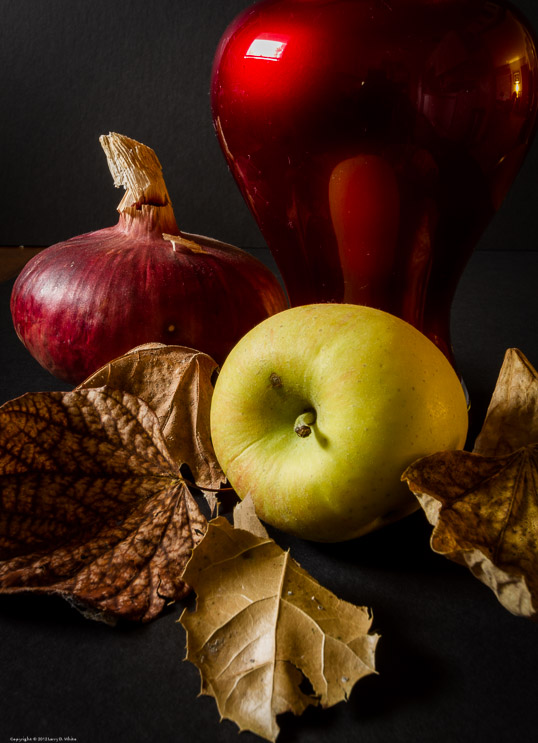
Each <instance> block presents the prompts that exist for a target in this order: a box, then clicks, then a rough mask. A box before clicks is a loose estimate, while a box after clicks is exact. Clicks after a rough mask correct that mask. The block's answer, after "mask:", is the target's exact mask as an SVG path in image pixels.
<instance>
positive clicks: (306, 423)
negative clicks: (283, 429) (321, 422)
mask: <svg viewBox="0 0 538 743" xmlns="http://www.w3.org/2000/svg"><path fill="white" fill-rule="evenodd" d="M315 422H316V411H315V410H305V412H304V413H301V415H299V416H297V420H296V421H295V426H294V427H293V430H294V431H295V433H296V434H297V436H300V437H301V438H302V439H305V438H306V437H307V436H310V434H311V433H312V428H311V426H313V425H314V423H315Z"/></svg>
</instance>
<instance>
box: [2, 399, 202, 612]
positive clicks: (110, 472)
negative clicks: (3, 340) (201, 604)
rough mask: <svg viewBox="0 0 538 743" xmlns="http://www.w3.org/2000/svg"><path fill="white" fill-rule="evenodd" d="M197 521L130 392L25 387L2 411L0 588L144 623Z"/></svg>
mask: <svg viewBox="0 0 538 743" xmlns="http://www.w3.org/2000/svg"><path fill="white" fill-rule="evenodd" d="M205 528H206V522H205V519H204V517H203V516H202V514H201V513H200V511H199V509H198V506H197V504H196V501H195V500H194V499H193V497H192V495H191V494H190V492H189V490H188V488H187V487H186V486H185V484H184V483H183V481H182V480H181V477H180V473H179V467H178V465H177V464H176V463H175V462H174V460H173V459H172V458H171V456H170V454H169V453H168V451H167V448H166V444H165V442H164V439H163V437H162V434H161V432H160V427H159V422H158V420H157V418H156V416H155V415H154V413H153V412H152V411H151V409H150V408H149V407H148V406H147V405H146V404H145V403H144V402H143V401H142V400H139V399H138V398H136V397H134V396H133V395H130V394H127V393H123V392H119V391H115V390H109V389H107V388H103V389H101V390H81V391H73V392H51V393H35V394H27V395H23V396H22V397H20V398H18V399H16V400H12V401H11V402H8V403H6V404H5V405H3V406H2V407H1V408H0V560H1V562H0V591H1V592H4V593H11V592H15V591H39V592H52V593H59V594H61V595H63V596H64V597H66V598H68V599H70V600H72V601H73V602H74V603H75V604H76V605H82V606H84V607H86V608H87V609H89V611H90V612H93V613H94V614H95V615H101V618H104V619H110V618H113V617H124V618H128V619H141V620H144V621H146V620H149V619H152V618H154V617H155V616H157V615H158V614H159V612H160V611H161V610H162V609H163V607H164V605H165V604H166V603H167V602H170V601H175V600H177V599H179V598H181V597H182V596H184V595H185V594H186V593H187V592H188V590H189V588H188V586H187V585H186V584H185V582H184V580H183V578H182V572H183V568H184V566H185V564H186V563H187V561H188V559H189V557H190V555H191V552H192V548H193V546H194V545H195V544H196V543H197V542H198V541H199V540H200V539H201V537H202V535H203V533H204V531H205Z"/></svg>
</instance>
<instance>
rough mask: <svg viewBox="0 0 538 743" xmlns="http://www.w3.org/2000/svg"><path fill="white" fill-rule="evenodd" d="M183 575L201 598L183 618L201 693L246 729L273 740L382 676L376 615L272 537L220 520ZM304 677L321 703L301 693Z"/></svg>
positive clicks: (311, 696) (313, 696)
mask: <svg viewBox="0 0 538 743" xmlns="http://www.w3.org/2000/svg"><path fill="white" fill-rule="evenodd" d="M184 577H185V580H186V581H187V582H188V583H189V584H190V585H192V587H193V588H194V590H195V591H196V593H197V596H198V604H197V609H196V611H195V612H189V611H184V612H183V614H182V616H181V619H180V621H181V623H182V624H183V626H184V627H185V629H186V630H187V659H188V660H190V661H191V662H193V663H194V664H195V665H196V666H197V667H198V668H199V670H200V673H201V676H202V688H201V693H202V694H209V695H211V696H213V697H215V699H216V701H217V706H218V709H219V712H220V714H221V717H223V718H228V719H231V720H233V721H234V722H235V723H237V725H238V726H239V728H240V729H241V730H251V731H252V732H254V733H256V734H257V735H260V736H262V737H263V738H266V739H268V740H272V741H274V740H275V739H276V737H277V735H278V732H279V727H278V725H277V722H276V716H277V715H279V714H282V713H283V712H288V711H291V712H293V713H295V714H297V715H299V714H301V713H302V712H303V711H304V710H305V709H306V707H308V706H309V705H316V704H318V703H320V704H321V705H322V706H323V707H329V706H331V705H334V704H336V703H337V702H340V701H342V700H345V699H347V698H348V696H349V694H350V692H351V689H352V688H353V686H354V684H355V683H356V682H357V681H358V680H359V679H360V678H362V677H363V676H366V675H368V674H371V673H374V672H375V670H374V656H375V646H376V643H377V640H378V636H377V635H375V634H369V629H370V626H371V623H372V619H371V615H370V613H369V611H368V610H367V609H365V608H364V607H356V606H353V605H352V604H349V603H347V602H345V601H340V600H339V599H337V598H336V597H335V596H334V595H333V594H332V593H330V592H329V591H328V590H326V589H325V588H323V587H322V586H321V585H320V584H319V583H317V582H316V581H315V580H314V579H313V578H311V577H310V576H309V575H308V573H307V572H306V571H305V570H303V569H302V568H301V567H300V566H299V565H298V564H297V563H296V562H295V561H294V560H293V559H292V558H291V557H290V555H289V552H284V551H283V550H282V549H281V548H280V547H278V545H277V544H276V543H275V542H274V541H273V540H271V539H268V538H267V537H265V538H260V537H257V536H255V535H254V534H251V533H250V532H248V531H244V530H242V529H233V528H232V527H231V526H230V524H229V523H228V522H227V521H226V519H225V518H223V517H219V518H217V519H215V520H213V521H211V522H210V523H209V526H208V531H207V534H206V536H205V538H204V539H203V540H202V542H201V543H200V544H199V545H198V547H197V548H196V549H195V550H194V552H193V556H192V558H191V560H190V561H189V563H188V565H187V568H186V571H185V574H184ZM305 679H308V681H309V682H310V684H311V686H312V689H313V695H310V694H308V693H306V692H305V691H304V690H302V689H301V685H302V684H303V682H304V681H305Z"/></svg>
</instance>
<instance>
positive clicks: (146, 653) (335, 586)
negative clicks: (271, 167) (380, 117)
mask: <svg viewBox="0 0 538 743" xmlns="http://www.w3.org/2000/svg"><path fill="white" fill-rule="evenodd" d="M248 4H249V3H247V2H244V1H243V2H240V1H239V0H234V1H230V2H226V3H221V2H217V0H211V1H206V2H204V1H203V0H199V1H198V2H196V0H188V1H184V2H181V1H180V0H176V2H172V0H162V1H161V2H155V1H154V2H151V3H149V2H142V0H131V1H126V2H111V1H110V0H109V1H108V2H104V1H103V0H91V1H90V0H0V10H1V15H0V69H1V70H2V84H1V87H0V90H1V93H0V95H1V100H2V113H1V116H0V143H1V145H0V146H1V158H2V159H1V162H0V183H1V190H2V192H1V194H0V203H1V204H2V212H1V213H2V219H1V220H0V245H10V244H13V245H19V244H26V245H32V244H37V245H44V244H50V243H53V242H56V241H58V240H62V239H65V238H68V237H71V236H73V235H75V234H78V233H81V232H84V231H87V230H91V229H98V228H100V227H103V226H106V225H108V224H113V223H114V222H115V221H116V212H115V208H116V205H117V204H118V202H119V200H120V198H121V195H122V194H121V193H120V191H118V190H116V189H114V187H113V185H112V182H111V178H110V175H109V173H108V168H107V165H106V161H105V157H104V154H103V153H102V151H101V147H100V145H99V143H98V136H99V135H100V134H102V133H106V132H108V131H110V130H116V131H119V132H121V133H124V134H127V135H128V136H131V137H133V138H135V139H138V140H140V141H142V142H144V143H146V144H148V145H149V146H151V147H153V148H154V149H155V150H156V152H157V154H158V156H159V158H160V160H161V162H162V163H163V166H164V169H165V175H166V176H167V183H168V187H169V191H170V193H171V196H172V199H173V201H174V206H175V210H176V216H177V218H178V222H179V224H180V227H182V228H183V229H184V230H186V231H192V232H201V233H205V234H208V235H211V236H213V237H217V238H220V239H223V240H226V241H230V242H233V243H236V244H239V245H241V246H253V247H254V248H258V247H259V246H262V245H263V240H262V237H261V235H260V234H259V232H258V230H257V228H256V226H255V224H254V221H253V219H252V218H251V216H250V214H249V212H248V210H247V207H246V206H245V205H244V203H243V201H242V199H241V197H240V195H239V192H238V190H237V189H236V187H235V184H234V182H233V180H232V178H231V176H230V175H229V173H228V171H227V168H226V165H225V162H224V159H223V157H222V155H221V153H220V150H219V148H218V145H217V142H216V139H215V136H214V133H213V128H212V122H211V114H210V108H209V78H210V71H211V63H212V57H213V54H214V50H215V47H216V45H217V42H218V39H219V37H220V35H221V33H222V32H223V31H224V28H225V27H226V25H227V23H228V22H229V21H230V20H231V19H232V18H233V17H234V16H235V15H236V13H237V12H239V11H240V10H242V9H243V8H244V7H246V6H247V5H248ZM517 4H518V7H520V8H521V9H522V10H523V11H524V12H525V13H526V14H527V16H528V17H529V18H530V19H531V21H532V22H533V25H534V26H535V28H538V3H536V0H518V3H517ZM537 173H538V143H537V142H535V143H534V146H533V148H532V151H531V152H530V154H529V156H528V157H527V160H526V162H525V165H524V166H523V169H522V171H521V172H520V174H519V176H518V178H517V181H516V183H515V184H514V186H513V188H512V190H511V192H510V194H509V196H508V197H507V199H506V201H505V203H504V205H503V207H502V209H501V210H500V213H499V214H498V215H497V217H496V218H495V220H494V221H493V223H492V225H491V227H490V229H489V230H488V232H487V233H486V234H485V235H484V236H483V238H482V240H481V243H480V245H479V249H478V250H477V251H476V252H475V254H474V255H473V256H472V258H471V260H470V262H469V265H468V267H467V269H466V271H465V273H464V276H463V278H462V281H461V284H460V286H459V288H458V292H457V294H456V298H455V302H454V311H453V322H452V324H453V338H454V346H455V353H456V358H457V360H458V364H459V367H460V369H461V372H462V374H463V377H464V379H465V381H466V383H467V386H468V388H469V391H470V396H471V401H472V406H471V435H470V438H469V442H470V445H472V441H473V440H474V437H475V436H476V434H477V433H478V430H479V428H480V425H481V422H482V420H483V416H484V413H485V410H486V407H487V403H488V400H489V397H490V395H491V393H492V391H493V387H494V384H495V380H496V377H497V374H498V371H499V368H500V365H501V363H502V359H503V355H504V351H505V349H506V348H508V347H509V346H516V347H519V348H521V349H522V350H523V351H524V352H525V353H526V354H527V356H528V357H529V359H530V360H531V362H533V363H534V365H535V366H536V365H538V336H537V334H536V331H535V328H534V326H535V321H536V317H537V316H538V292H537V290H536V286H537V281H536V277H537V276H538V252H537V249H538V246H537V241H536V235H537V234H538V179H537V178H536V174H537ZM253 252H254V253H255V254H256V255H258V257H260V258H261V259H262V260H264V261H265V262H267V263H270V257H269V255H268V253H267V251H263V250H259V249H255V250H254V251H253ZM11 285H12V281H9V282H8V281H5V282H0V361H1V368H0V403H3V402H4V401H6V400H8V399H11V398H13V397H16V396H18V395H21V394H23V393H24V392H27V391H37V390H47V389H65V385H64V384H62V383H61V382H59V381H58V380H55V379H54V378H53V377H51V376H50V375H49V374H48V373H47V372H45V371H44V370H43V369H41V367H39V365H38V364H37V363H36V362H35V361H34V360H33V359H32V358H31V357H30V355H29V354H28V352H27V351H26V350H25V349H24V347H23V346H22V344H21V343H20V342H19V341H18V339H17V338H16V336H15V333H14V331H13V326H12V323H11V317H10V314H9V295H10V290H11ZM430 533H431V528H430V527H429V525H428V524H427V523H426V520H425V518H424V516H423V514H422V513H421V512H418V513H416V514H414V515H413V516H411V517H409V518H408V519H406V520H404V521H402V522H399V523H397V524H394V525H393V526H391V527H388V528H386V529H384V530H381V531H379V532H377V533H374V534H371V535H368V536H366V537H364V538H361V539H359V540H354V541H352V542H349V543H345V544H341V545H326V546H323V545H315V544H310V543H306V542H301V541H300V540H293V539H287V538H286V537H285V536H284V535H282V534H276V533H274V532H273V536H274V537H275V538H276V539H277V541H278V542H279V544H281V546H283V547H287V546H289V547H290V549H291V554H292V556H293V557H294V558H295V559H296V560H298V561H299V562H300V563H301V564H302V565H303V567H304V568H305V569H306V570H308V571H309V572H310V573H311V574H312V575H313V576H314V577H315V578H316V579H318V580H319V581H320V582H321V583H322V584H323V585H324V586H326V587H327V588H328V589H330V590H332V591H333V592H334V593H336V594H337V595H338V596H339V597H341V598H343V599H346V600H348V601H351V602H353V603H356V604H364V605H367V606H371V607H372V608H373V612H374V629H375V630H376V631H377V632H380V633H381V635H382V639H381V641H380V643H379V650H378V654H377V667H378V671H379V675H378V676H372V677H369V678H367V679H365V680H363V681H362V682H360V683H359V684H358V685H357V687H356V689H355V690H354V691H353V693H352V695H351V698H350V700H349V702H348V703H347V704H340V705H337V706H336V707H335V708H333V709H331V710H327V711H322V710H316V709H311V710H309V711H307V712H306V713H305V715H304V716H303V717H302V718H299V719H295V718H293V717H292V716H291V715H286V716H284V717H283V718H282V720H281V725H282V733H281V735H280V737H279V743H355V742H357V743H358V742H359V741H360V742H361V743H432V742H434V741H435V743H485V742H486V741H487V742H488V743H513V741H525V743H526V742H527V741H534V740H536V730H538V705H537V704H536V698H537V696H536V694H537V687H538V682H537V679H536V673H537V671H536V669H537V668H538V634H537V632H538V628H537V627H536V624H534V623H532V622H530V621H529V620H526V619H521V618H517V617H514V616H512V615H511V614H509V613H508V612H507V611H506V610H505V609H504V608H503V607H502V606H500V604H499V603H498V602H497V601H496V599H495V597H494V596H493V594H492V592H491V591H489V590H488V589H487V588H485V587H484V586H483V585H482V584H481V583H479V582H478V581H477V580H476V579H475V578H473V577H472V575H471V574H470V573H469V571H468V570H466V569H465V568H463V567H461V566H458V565H455V564H454V563H451V562H449V561H448V560H446V559H444V558H442V557H440V556H439V555H436V554H434V553H433V552H432V551H431V549H430V547H429V536H430ZM182 608H183V605H175V606H172V607H170V608H169V610H168V611H167V612H166V613H165V615H164V616H162V617H160V618H159V619H157V620H156V621H154V622H152V623H150V624H148V625H145V626H139V625H135V626H133V625H127V624H122V625H120V626H119V627H116V628H110V627H108V626H105V625H103V624H99V623H97V622H92V621H90V620H87V619H84V618H83V617H82V616H81V615H80V614H78V613H77V612H76V611H75V610H74V609H72V608H71V607H70V606H69V605H68V604H67V603H66V602H64V601H62V600H61V599H58V598H53V597H31V596H28V595H17V596H0V743H8V741H9V742H10V743H11V741H12V740H13V739H15V738H22V737H24V736H27V737H28V738H29V740H34V739H35V740H38V739H39V737H41V738H42V739H43V740H45V739H46V738H47V737H48V738H50V739H54V738H58V737H60V736H63V737H64V740H66V739H67V736H70V737H71V738H74V739H76V743H155V742H156V741H159V743H213V741H219V743H234V742H235V741H240V743H256V742H257V741H259V740H260V739H259V738H257V737H255V736H254V735H252V734H250V733H243V734H242V735H241V737H240V738H239V737H238V732H237V728H236V727H235V725H233V724H232V723H230V722H223V723H219V717H218V712H217V709H216V706H215V703H214V701H213V700H212V699H209V698H207V697H197V694H198V691H199V688H200V680H199V675H198V672H197V671H196V669H195V668H194V667H193V666H192V665H191V664H189V663H184V662H183V661H182V659H183V657H184V654H185V636H184V632H183V630H182V629H181V627H180V626H179V625H178V624H177V620H178V618H179V615H180V613H181V610H182Z"/></svg>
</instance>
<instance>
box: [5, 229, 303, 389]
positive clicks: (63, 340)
mask: <svg viewBox="0 0 538 743" xmlns="http://www.w3.org/2000/svg"><path fill="white" fill-rule="evenodd" d="M188 237H190V236H188ZM196 241H197V242H198V243H199V244H200V245H201V246H202V248H203V252H200V253H198V252H192V251H190V250H188V249H184V248H181V247H177V246H176V248H174V245H173V243H172V242H170V241H168V240H163V239H162V237H161V235H160V233H158V232H156V231H155V230H151V229H149V230H144V229H135V230H133V229H130V230H126V228H125V225H124V223H123V219H122V218H120V221H119V223H118V224H117V225H115V226H114V227H109V228H106V229H103V230H99V231H97V232H90V233H87V234H85V235H80V236H79V237H74V238H72V239H71V240H67V241H66V242H63V243H58V244H57V245H53V246H51V247H50V248H47V249H46V250H44V251H43V252H42V253H40V254H38V255H37V256H35V257H34V258H33V259H32V260H31V261H29V262H28V264H27V265H26V266H25V268H24V269H23V270H22V272H21V273H20V274H19V276H18V278H17V280H16V282H15V284H14V287H13V292H12V296H11V314H12V318H13V324H14V326H15V330H16V332H17V335H18V336H19V338H20V339H21V341H22V342H23V343H24V345H25V346H26V348H27V349H28V351H29V352H30V353H31V354H32V356H33V357H34V358H35V359H36V360H37V361H38V362H39V363H40V364H41V365H42V366H43V367H44V368H45V369H47V370H48V371H50V372H51V374H53V375H54V376H56V377H58V378H59V379H62V380H64V381H66V382H69V383H70V384H79V383H80V382H82V381H83V380H84V379H86V378H87V377H88V376H90V374H92V373H93V372H95V371H96V370H97V369H99V368H100V367H101V366H103V365H104V364H106V363H108V362H109V361H111V360H112V359H114V358H116V357H118V356H121V355H122V354H124V353H126V352H127V351H129V350H130V349H132V348H134V347H135V346H138V345H142V344H144V343H151V342H159V343H165V344H168V345H182V346H188V347H190V348H194V349H196V350H199V351H203V352H204V353H207V354H208V355H209V356H211V357H212V358H214V359H215V361H216V362H217V363H218V364H222V362H223V361H224V359H225V358H226V356H227V355H228V353H229V352H230V350H231V349H232V347H233V346H234V345H235V344H236V343H237V341H239V339H240V338H241V337H242V336H243V335H244V334H245V333H246V332H248V331H249V330H250V329H251V328H252V327H254V325H257V324H258V323H259V322H261V321H262V320H264V319H265V318H266V317H268V316H269V315H272V314H275V313H276V312H279V311H281V310H283V309H285V308H286V307H287V306H288V305H287V301H286V298H285V295H284V292H283V291H282V288H281V287H280V284H279V282H278V280H277V279H276V277H275V276H274V275H273V274H272V273H271V271H269V269H267V268H266V267H265V266H264V265H263V264H262V263H261V262H260V261H258V260H257V259H256V258H253V257H252V256H250V255H249V254H248V253H245V252H244V251H242V250H240V249H238V248H233V247H232V246H228V245H224V244H222V243H217V242H216V241H214V240H211V239H209V238H203V237H199V236H197V237H196Z"/></svg>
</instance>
